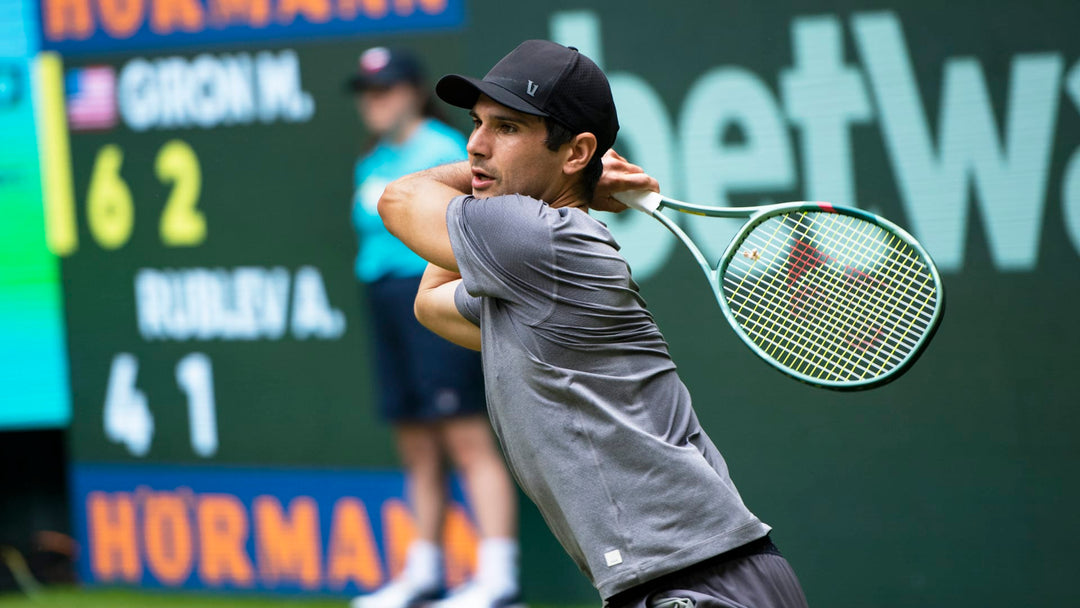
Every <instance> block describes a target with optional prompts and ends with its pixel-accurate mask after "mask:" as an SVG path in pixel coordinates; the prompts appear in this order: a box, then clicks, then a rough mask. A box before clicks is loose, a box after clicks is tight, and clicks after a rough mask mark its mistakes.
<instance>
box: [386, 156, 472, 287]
mask: <svg viewBox="0 0 1080 608" xmlns="http://www.w3.org/2000/svg"><path fill="white" fill-rule="evenodd" d="M471 175H472V173H471V171H470V169H469V165H468V163H464V162H461V163H454V164H452V165H442V166H440V167H433V168H431V169H426V170H424V171H420V172H417V173H413V174H411V175H407V176H405V177H403V178H401V179H398V180H395V181H393V182H391V183H390V185H388V186H387V187H386V189H385V190H383V194H382V197H381V198H379V216H380V217H381V218H382V221H383V224H384V225H385V226H386V229H387V230H389V231H390V233H391V234H393V235H394V236H396V237H397V238H398V239H400V240H401V242H403V243H405V245H407V246H408V247H409V248H410V249H412V250H413V251H415V252H416V253H417V254H418V255H419V256H420V257H422V258H424V259H425V260H427V261H428V262H431V263H433V264H437V265H439V266H441V267H443V268H446V269H449V270H453V271H456V270H457V262H456V261H455V259H454V252H453V250H452V248H451V246H450V237H449V235H448V233H447V229H446V207H447V205H449V204H450V201H451V200H452V199H453V198H455V197H457V196H461V195H462V194H464V193H466V192H468V191H469V190H470V185H469V184H470V183H471V181H470V180H471Z"/></svg>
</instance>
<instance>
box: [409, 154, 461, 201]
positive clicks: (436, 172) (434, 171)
mask: <svg viewBox="0 0 1080 608" xmlns="http://www.w3.org/2000/svg"><path fill="white" fill-rule="evenodd" d="M411 177H413V178H416V179H427V180H431V181H434V182H436V183H438V184H442V185H444V186H448V187H450V188H453V189H454V190H457V191H458V192H460V193H461V194H468V193H469V192H472V170H471V169H470V168H469V162H468V161H461V162H459V163H450V164H448V165H439V166H437V167H432V168H430V169H424V170H423V171H419V172H417V173H413V174H412V176H411Z"/></svg>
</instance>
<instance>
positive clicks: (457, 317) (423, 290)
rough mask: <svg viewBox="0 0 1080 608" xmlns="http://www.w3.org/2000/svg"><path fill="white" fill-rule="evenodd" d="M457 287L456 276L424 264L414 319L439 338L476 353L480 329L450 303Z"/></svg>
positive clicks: (457, 276)
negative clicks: (424, 268)
mask: <svg viewBox="0 0 1080 608" xmlns="http://www.w3.org/2000/svg"><path fill="white" fill-rule="evenodd" d="M460 283H461V275H460V274H458V273H456V272H451V271H449V270H445V269H443V268H439V267H438V266H436V265H434V264H428V267H427V270H426V271H424V276H423V278H422V279H420V289H419V291H417V293H416V302H415V304H414V311H415V312H416V318H417V320H419V321H420V324H421V325H423V326H424V327H426V328H428V329H430V330H431V331H433V332H435V333H436V334H437V335H439V336H441V337H442V338H445V339H447V340H449V341H451V342H453V343H454V344H457V345H458V346H464V347H465V348H469V349H472V350H480V328H479V327H477V326H476V325H473V323H472V322H471V321H469V320H468V319H466V318H465V317H463V316H461V313H460V312H458V309H457V304H456V303H455V301H454V292H455V291H457V286H458V285H459V284H460Z"/></svg>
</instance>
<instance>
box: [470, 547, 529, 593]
mask: <svg viewBox="0 0 1080 608" xmlns="http://www.w3.org/2000/svg"><path fill="white" fill-rule="evenodd" d="M519 553H520V551H519V549H518V541H517V539H513V538H485V539H483V540H481V541H480V550H479V555H478V556H477V557H478V559H477V564H476V581H477V582H478V583H480V584H481V585H484V586H486V587H488V588H490V589H493V590H496V591H497V592H499V593H503V592H505V593H516V592H517V591H518V556H519Z"/></svg>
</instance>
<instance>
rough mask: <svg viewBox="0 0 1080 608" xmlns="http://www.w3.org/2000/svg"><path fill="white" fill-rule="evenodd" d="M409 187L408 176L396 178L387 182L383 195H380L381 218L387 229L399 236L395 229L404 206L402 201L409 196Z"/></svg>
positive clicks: (379, 209) (379, 208)
mask: <svg viewBox="0 0 1080 608" xmlns="http://www.w3.org/2000/svg"><path fill="white" fill-rule="evenodd" d="M407 188H408V186H407V182H406V178H400V179H396V180H394V181H392V182H390V183H389V184H387V186H386V188H384V189H383V193H382V196H380V197H379V204H378V211H379V218H381V219H382V222H383V225H384V226H386V229H387V230H389V231H390V233H391V234H393V235H395V236H397V233H396V232H395V231H394V227H395V226H396V225H397V223H398V220H399V216H400V215H401V212H402V209H403V207H404V205H402V203H403V202H404V201H405V200H406V198H407V195H406V194H405V190H406V189H407Z"/></svg>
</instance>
